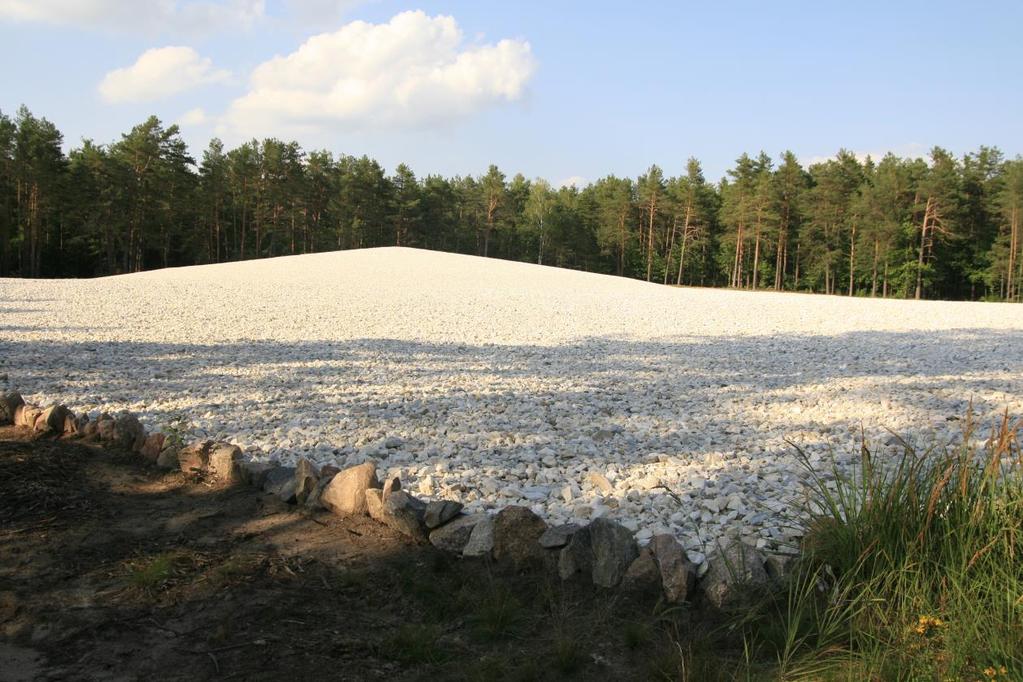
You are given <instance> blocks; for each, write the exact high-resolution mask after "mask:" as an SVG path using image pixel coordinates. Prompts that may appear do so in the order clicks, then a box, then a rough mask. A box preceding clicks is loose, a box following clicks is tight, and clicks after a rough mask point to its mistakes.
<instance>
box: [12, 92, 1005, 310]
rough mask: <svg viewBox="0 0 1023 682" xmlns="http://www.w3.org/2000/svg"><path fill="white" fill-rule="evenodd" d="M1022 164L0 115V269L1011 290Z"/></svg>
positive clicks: (886, 291) (920, 293) (927, 294)
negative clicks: (384, 273)
mask: <svg viewBox="0 0 1023 682" xmlns="http://www.w3.org/2000/svg"><path fill="white" fill-rule="evenodd" d="M1021 208H1023V159H1021V158H1019V157H1017V158H1015V159H1007V158H1005V156H1004V155H1003V154H1002V153H1001V152H1000V151H999V150H998V149H997V148H992V147H981V148H980V149H979V150H978V151H977V152H975V153H970V154H966V155H965V156H963V157H962V158H957V157H955V156H953V155H952V154H950V153H949V152H947V151H946V150H944V149H942V148H940V147H935V148H934V149H933V150H931V152H930V155H929V158H928V159H926V160H925V159H919V158H916V159H912V158H900V157H897V156H895V155H892V154H888V155H886V156H885V157H884V158H882V159H880V160H874V159H871V158H867V159H863V160H861V159H859V158H857V157H856V155H854V154H852V153H850V152H848V151H845V150H842V151H840V152H839V153H838V154H837V155H836V156H835V157H834V158H832V159H829V160H826V161H823V162H820V163H814V164H812V165H810V166H809V167H804V166H803V165H801V164H800V162H799V161H798V160H797V158H796V157H795V155H794V154H792V153H791V152H785V153H784V154H782V155H781V156H780V158H778V159H777V160H775V159H772V158H771V157H770V156H768V155H766V154H764V153H762V152H761V153H760V154H758V155H756V156H750V155H747V154H743V155H742V156H741V157H739V158H738V159H737V160H736V162H735V164H734V167H733V168H731V169H730V170H729V171H728V172H727V175H726V177H725V178H723V179H722V180H721V181H720V182H717V183H712V182H708V181H707V180H706V178H705V177H704V174H703V171H702V169H701V167H700V163H699V162H698V161H697V160H695V159H689V161H688V163H686V165H685V168H684V170H683V171H682V172H680V173H679V174H678V175H676V176H666V175H665V173H664V172H663V171H662V170H661V169H660V168H658V167H657V166H651V167H650V168H649V170H648V171H647V172H646V173H644V174H643V175H641V176H640V177H638V178H627V177H617V176H614V175H610V176H607V177H604V178H601V179H599V180H597V181H595V182H593V183H591V184H589V185H587V186H586V187H582V188H578V187H560V188H556V187H553V186H552V185H551V184H550V183H549V182H547V181H546V180H543V179H540V178H538V179H535V180H529V179H527V178H525V177H523V176H522V175H521V174H518V175H515V176H513V177H511V178H510V179H509V178H508V177H507V176H506V175H505V174H504V173H503V172H502V171H501V170H500V169H498V168H497V166H493V165H492V166H490V168H489V169H488V170H487V172H486V173H485V174H483V175H480V176H472V175H465V176H456V177H453V178H445V177H441V176H439V175H427V176H425V177H422V178H418V177H416V175H415V174H414V173H413V172H412V170H411V169H410V168H409V167H408V166H406V165H404V164H402V165H399V166H398V167H397V169H395V171H394V173H393V175H388V174H387V173H386V171H385V170H384V169H383V168H382V167H381V166H380V164H379V163H377V162H376V161H374V160H373V159H370V158H368V157H365V156H363V157H358V158H357V157H353V156H345V155H341V156H337V157H335V156H334V155H333V154H332V153H331V152H328V151H323V150H318V151H308V152H307V151H305V150H303V149H302V148H301V147H300V146H299V144H298V143H297V142H284V141H282V140H278V139H274V138H268V139H264V140H261V141H260V140H252V141H251V142H246V143H244V144H242V145H240V146H238V147H236V148H234V149H225V147H224V145H223V143H222V142H221V141H220V140H217V139H214V140H212V141H211V142H210V143H209V146H208V147H207V148H206V149H205V150H204V151H203V153H202V157H201V158H200V159H198V160H196V159H194V158H192V157H191V156H190V155H189V150H188V148H187V146H186V145H185V143H184V142H183V140H182V139H181V137H180V134H179V130H178V128H177V126H174V125H171V126H165V125H164V124H163V123H161V122H160V120H159V119H157V118H156V117H150V118H149V119H148V120H146V121H145V122H143V123H141V124H139V125H137V126H135V127H134V128H132V129H131V131H130V132H128V133H125V134H123V135H122V136H121V139H119V140H117V141H115V142H112V143H110V144H105V145H104V144H96V143H95V142H93V141H91V140H84V141H83V142H82V144H81V145H80V146H78V147H76V148H74V149H73V150H72V151H71V152H70V153H69V154H65V153H64V152H63V137H62V135H61V133H60V131H59V130H58V129H57V128H56V126H54V125H53V124H52V123H51V122H49V121H48V120H46V119H45V118H38V117H36V116H33V115H32V113H31V112H30V111H29V110H28V109H26V108H25V107H22V108H21V109H19V111H18V112H17V113H16V114H15V115H14V116H13V117H11V116H7V115H5V114H3V113H2V112H0V276H5V277H9V276H21V277H93V276H100V275H110V274H118V273H126V272H137V271H140V270H146V269H152V268H161V267H168V266H177V265H193V264H201V263H219V262H224V261H231V260H242V259H251V258H267V257H272V256H281V255H288V254H301V253H310V252H316V251H328V250H335V249H351V248H361V247H371V246H389V245H397V246H414V247H419V248H425V249H435V250H442V251H450V252H457V253H470V254H477V255H481V256H489V257H497V258H505V259H513V260H521V261H530V262H536V263H541V264H545V265H555V266H559V267H565V268H575V269H582V270H588V271H594V272H603V273H609V274H617V275H620V276H626V277H634V278H639V279H645V280H647V281H655V282H659V283H662V284H676V285H699V286H727V287H734V288H746V289H774V290H779V291H781V290H784V291H807V292H818V293H828V294H843V295H849V296H878V297H903V298H949V299H969V300H977V299H987V300H1007V301H1019V300H1021V297H1023V286H1021V285H1023V229H1021Z"/></svg>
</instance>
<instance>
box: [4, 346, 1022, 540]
mask: <svg viewBox="0 0 1023 682" xmlns="http://www.w3.org/2000/svg"><path fill="white" fill-rule="evenodd" d="M1021 368H1023V332H999V331H991V330H984V329H965V330H955V331H947V332H940V333H934V332H928V333H881V332H862V333H853V334H843V335H841V336H836V337H809V336H791V335H786V336H773V337H768V336H761V337H741V338H734V339H720V338H712V339H705V338H697V337H691V338H685V339H673V340H670V341H663V342H644V343H639V342H635V341H627V340H622V339H615V338H609V337H601V338H590V339H584V340H581V341H579V342H577V343H575V344H570V345H559V346H557V347H542V346H539V347H538V346H498V345H468V344H436V343H420V342H406V341H397V340H391V339H362V340H355V341H349V342H320V341H308V342H301V343H278V342H251V343H239V342H229V343H216V342H214V341H212V340H211V342H210V343H208V344H186V345H182V344H159V343H125V342H103V341H91V342H80V343H65V342H61V341H53V342H49V343H45V342H30V343H29V342H20V341H17V340H11V339H6V340H0V374H3V373H7V374H9V385H10V386H11V387H12V388H17V389H19V390H21V391H22V392H24V393H26V394H32V393H35V392H38V393H39V394H41V395H44V396H48V397H54V398H56V399H60V400H64V401H65V402H67V403H68V404H69V405H70V406H72V407H73V408H74V407H79V406H81V405H83V404H92V405H117V406H118V407H123V408H128V409H131V410H133V411H136V412H139V413H141V414H142V415H143V417H144V418H145V419H146V420H147V422H148V423H149V424H151V425H160V424H163V425H165V424H168V423H170V422H172V421H173V420H175V419H176V418H178V417H182V416H183V417H185V418H186V420H187V421H188V422H189V423H190V424H191V425H192V426H195V427H198V428H199V429H200V431H199V433H202V432H204V433H205V434H206V435H207V436H208V437H212V438H233V437H238V436H241V437H242V438H243V439H244V438H246V436H245V434H247V433H251V432H252V431H254V430H257V429H268V430H269V431H273V430H275V429H278V432H277V433H276V434H274V435H272V439H273V440H274V441H276V442H278V443H283V445H281V446H280V447H281V448H282V450H283V451H284V452H286V453H289V454H295V455H300V456H301V455H306V456H310V457H312V458H313V459H315V460H319V461H326V460H330V459H337V460H338V461H341V462H344V461H346V460H347V461H350V462H354V461H356V460H359V459H361V458H362V457H364V456H365V453H364V452H363V451H362V450H360V448H361V447H362V442H361V441H358V440H357V438H359V437H360V436H366V434H367V433H369V434H372V433H376V434H378V435H379V437H381V438H382V437H384V436H386V435H389V434H403V433H410V432H412V433H420V434H427V437H428V438H430V439H432V440H434V442H436V443H438V445H437V446H436V448H435V449H433V450H426V451H422V450H419V449H417V448H409V451H408V452H401V451H398V452H397V455H399V456H400V457H401V459H398V458H396V457H393V456H392V457H390V458H388V459H382V460H381V465H380V466H381V468H382V469H386V468H387V467H391V466H397V467H402V468H404V470H405V471H407V470H408V468H409V467H414V466H426V465H430V466H433V464H434V463H436V462H440V463H449V464H450V469H451V471H452V473H453V474H460V473H465V474H466V480H467V481H469V483H468V485H467V486H465V487H462V488H461V489H460V492H458V493H457V495H458V496H459V498H460V499H462V500H463V501H471V500H472V499H474V496H475V495H476V494H477V493H479V492H480V489H479V488H476V487H475V486H481V485H482V480H483V479H484V478H491V479H493V480H494V481H495V482H496V483H495V485H496V486H497V487H498V489H501V490H509V491H511V492H510V495H511V497H508V498H502V499H503V501H504V503H511V502H517V503H520V504H532V502H531V501H528V500H527V499H525V497H524V496H523V497H518V498H517V497H515V492H516V491H518V493H519V494H520V495H522V491H521V486H522V485H523V484H522V483H521V478H520V476H521V475H522V473H523V469H524V466H525V465H524V464H522V462H523V461H524V460H525V459H526V458H527V457H530V458H533V459H535V453H536V452H538V451H540V450H542V449H543V448H544V447H548V446H549V447H551V449H552V450H554V451H555V452H557V453H558V456H559V457H562V456H564V457H569V458H571V459H572V462H571V463H570V466H571V467H572V468H573V469H574V471H575V473H569V472H567V471H566V470H564V468H563V467H561V466H559V467H558V468H556V469H552V470H551V471H550V475H549V476H548V475H547V473H545V472H544V470H543V469H541V470H540V472H539V474H538V477H537V479H536V481H537V485H538V486H539V487H541V488H544V489H545V491H546V493H541V494H547V495H548V496H549V497H548V498H547V499H548V500H549V501H551V500H553V504H561V502H560V493H561V489H562V487H563V486H565V485H566V483H569V482H572V481H574V482H575V483H576V484H578V485H582V483H583V477H584V475H585V474H584V473H579V472H580V471H581V472H586V471H591V470H596V471H605V470H606V469H607V468H608V467H612V466H617V467H619V469H620V471H621V472H622V473H629V472H630V471H631V470H635V469H637V468H638V467H640V466H642V465H643V464H642V461H640V459H641V458H642V457H644V456H645V455H649V454H651V453H668V454H671V455H674V456H677V457H678V458H679V459H682V460H684V461H688V462H692V463H694V464H697V465H699V467H700V468H701V469H702V470H704V471H711V470H713V471H716V472H719V473H724V474H728V475H730V476H732V478H733V480H739V481H743V480H745V479H746V478H747V477H748V476H750V475H751V470H750V469H749V468H748V467H747V466H746V465H744V464H742V463H740V462H739V461H738V460H739V458H740V457H748V458H751V459H768V460H769V459H770V458H772V457H778V456H781V455H791V454H792V447H791V446H790V445H789V444H788V443H787V442H785V440H783V439H782V438H781V437H779V435H778V430H779V429H783V430H784V435H785V436H786V438H787V439H789V440H791V441H793V442H795V443H797V444H799V445H800V446H801V447H804V448H806V449H807V450H808V451H810V452H813V453H817V454H822V453H823V454H825V455H826V453H827V451H828V450H829V449H831V450H833V451H834V452H835V453H836V454H837V455H838V456H840V457H852V456H854V455H855V453H856V447H855V442H856V441H857V440H858V438H859V426H858V424H856V423H853V424H850V423H849V420H848V419H847V418H844V417H843V415H842V414H840V413H839V410H844V411H845V414H859V413H860V408H862V409H863V411H864V412H866V411H867V409H868V408H869V410H871V411H872V413H873V414H875V415H876V414H878V413H881V414H883V415H888V416H890V417H891V419H892V420H893V421H892V422H889V423H882V424H880V425H875V426H886V427H891V428H894V429H897V430H898V432H899V433H900V435H903V436H905V437H907V438H908V439H909V440H910V441H913V440H917V441H918V443H920V444H922V445H930V444H933V440H932V439H933V433H934V432H933V429H934V428H935V427H938V428H944V427H945V426H946V425H949V426H950V427H951V431H952V432H953V433H954V432H956V426H955V422H956V421H957V420H959V419H961V418H962V417H963V416H964V415H965V414H966V412H967V408H968V406H969V403H970V401H971V400H973V405H974V410H975V413H976V414H977V415H979V416H980V417H981V418H982V419H983V418H985V417H986V416H990V415H993V414H996V413H1000V412H1001V411H1002V410H1003V409H1005V408H1006V407H1007V406H1008V407H1009V408H1010V409H1011V410H1013V411H1023V403H1021V402H1019V401H1020V400H1021V398H1020V396H1023V369H1021ZM831 380H837V381H840V382H842V383H841V390H836V389H834V388H833V387H830V388H828V389H827V390H830V391H834V392H833V393H824V389H823V388H822V387H821V385H822V383H823V382H826V381H831ZM0 387H2V384H0ZM893 396H897V397H893ZM1014 400H1015V401H1016V402H1015V403H1013V402H1012V401H1014ZM1007 403H1008V405H1007ZM832 405H838V406H839V407H838V408H836V409H832ZM907 415H909V416H907ZM982 423H985V422H982ZM907 424H908V425H910V426H908V427H907ZM907 429H909V432H907ZM771 430H773V431H775V433H773V434H770V433H769V431H771ZM598 432H603V435H602V437H600V438H595V434H597V433H598ZM295 434H298V435H295ZM307 436H308V437H309V438H311V439H312V442H311V443H310V444H309V445H307V446H300V445H299V444H296V441H297V442H301V439H302V438H305V437H307ZM878 437H882V438H886V437H889V435H888V434H885V433H883V432H881V433H880V435H879V436H878ZM289 439H291V440H292V442H291V443H290V444H289V443H288V442H287V441H288V440H289ZM267 440H270V438H269V437H268V438H267ZM243 442H245V441H243ZM305 447H308V448H309V449H305ZM250 451H251V449H250ZM630 453H631V454H630ZM268 454H273V453H268ZM388 454H389V455H395V454H396V453H395V452H390V453H388ZM454 454H457V457H452V455H454ZM502 462H513V463H514V464H512V465H507V464H503V463H502ZM565 466H569V465H565ZM792 475H795V474H784V476H785V481H784V482H783V484H778V483H776V484H773V485H774V488H778V487H780V486H784V487H786V488H787V489H793V488H794V483H790V481H789V478H790V476H792ZM411 478H412V483H413V485H415V483H416V477H415V476H411ZM680 481H681V479H680ZM669 485H671V486H672V492H673V493H675V494H678V495H685V494H693V495H694V496H696V497H706V496H707V495H708V494H710V493H707V492H706V491H703V492H701V491H700V490H697V489H695V488H691V487H690V484H689V483H687V482H671V483H670V484H669ZM697 485H698V484H697ZM713 494H714V495H719V494H720V493H718V492H713ZM640 495H641V499H642V501H643V504H644V505H646V504H647V503H649V505H652V506H653V507H654V508H655V509H658V510H659V511H658V512H657V513H658V514H660V517H659V518H660V521H661V522H662V523H667V519H668V516H670V515H671V514H672V513H673V512H674V511H676V507H677V505H676V504H675V502H674V501H673V499H669V494H668V493H667V491H664V490H661V489H656V488H655V489H651V490H644V491H642V492H641V493H640ZM775 495H777V492H771V489H770V486H766V485H765V486H764V488H763V489H761V488H754V490H753V493H752V496H751V497H749V498H748V499H747V502H748V503H749V506H750V508H752V509H753V510H755V511H764V510H765V509H767V508H768V507H767V505H768V504H769V503H771V502H772V501H773V500H774V499H775V498H774V497H772V496H775ZM490 497H492V494H491V495H490ZM591 501H592V500H589V499H588V498H578V497H577V498H575V499H574V500H573V501H572V502H571V503H565V505H564V507H563V509H564V513H563V516H574V515H576V508H575V507H574V506H572V505H579V504H580V503H587V504H588V503H589V502H591ZM619 502H622V504H628V503H625V502H623V501H621V500H619ZM488 504H489V503H488ZM579 513H580V514H585V510H582V511H581V512H579ZM776 514H777V512H772V513H768V514H767V516H766V517H765V518H766V519H768V520H770V519H771V518H773V517H774V516H776ZM761 516H763V515H761ZM677 522H678V521H677V520H674V521H672V522H671V523H672V524H675V523H677ZM772 523H773V521H772ZM683 525H684V526H685V527H684V529H683V530H684V532H685V534H688V535H690V536H694V537H696V536H699V537H700V538H703V533H702V531H700V529H699V528H698V527H693V524H692V523H690V522H689V521H686V522H685V523H684V524H683ZM676 532H679V533H681V532H682V531H676ZM701 541H702V540H701Z"/></svg>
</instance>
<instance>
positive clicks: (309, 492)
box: [0, 393, 792, 610]
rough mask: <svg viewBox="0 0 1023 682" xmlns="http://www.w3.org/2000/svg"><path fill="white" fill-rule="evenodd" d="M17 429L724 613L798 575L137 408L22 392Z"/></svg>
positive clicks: (728, 551) (3, 421)
mask: <svg viewBox="0 0 1023 682" xmlns="http://www.w3.org/2000/svg"><path fill="white" fill-rule="evenodd" d="M10 424H13V425H15V426H21V427H26V428H30V429H33V430H34V431H36V432H40V433H44V434H50V435H53V436H56V437H72V436H73V437H77V438H81V439H84V440H87V441H94V442H99V443H103V444H107V445H111V446H115V447H118V448H121V449H124V450H129V451H132V452H136V453H138V454H139V455H140V456H141V457H143V458H145V459H146V460H148V461H149V462H151V463H152V464H154V465H156V466H159V467H161V468H164V469H177V470H180V471H181V472H182V473H183V474H186V475H190V476H199V477H202V478H203V479H204V480H207V481H210V482H213V483H215V484H219V485H233V484H245V485H249V486H251V487H253V488H256V489H257V490H259V491H261V492H263V493H265V494H270V495H274V496H276V497H277V498H279V499H280V500H281V501H282V502H285V503H288V504H293V505H296V506H300V507H304V508H307V509H323V510H327V511H330V512H332V513H335V514H340V515H368V516H370V517H372V518H373V519H375V520H376V521H378V522H380V523H382V524H384V525H386V526H388V527H389V528H392V529H393V530H395V531H397V532H399V533H401V534H403V535H405V536H407V537H409V538H411V539H412V540H415V541H417V542H422V543H426V542H428V543H430V544H431V545H433V546H434V547H436V548H437V549H439V550H441V551H443V552H446V553H449V554H455V555H458V556H461V557H464V558H466V559H474V560H479V559H485V560H487V562H488V563H489V564H490V565H493V566H496V567H498V568H505V569H508V570H512V571H526V570H549V571H551V572H556V573H557V574H558V575H559V576H560V578H561V579H562V580H582V581H585V582H589V583H592V584H593V585H595V586H597V587H600V588H607V589H611V588H620V589H622V590H626V591H630V592H643V593H651V592H659V593H660V594H661V595H662V596H663V598H664V599H665V601H666V602H668V603H672V604H678V603H683V602H687V603H691V602H693V601H694V600H695V599H696V598H697V595H698V594H700V595H702V599H703V601H704V602H705V603H707V604H709V605H711V606H713V607H715V608H717V609H721V610H733V609H738V608H742V607H743V605H744V604H746V603H748V602H747V599H748V598H749V597H750V596H752V595H756V594H758V593H759V594H763V592H764V591H765V589H769V588H778V587H780V586H781V585H783V584H784V581H785V580H786V579H787V575H788V574H789V573H790V567H791V562H792V557H790V556H782V555H770V556H765V555H764V554H763V553H761V552H760V551H759V550H758V549H757V548H756V547H753V546H750V545H748V544H746V543H744V542H742V541H740V540H739V536H738V535H736V536H735V537H732V538H729V539H728V540H727V541H726V542H722V543H719V544H718V546H717V547H716V549H715V551H713V552H712V553H711V555H710V556H709V557H708V558H707V560H706V568H705V571H704V575H703V576H702V578H699V577H698V570H697V565H696V564H694V563H693V561H691V560H690V556H689V555H688V553H687V552H686V550H685V548H684V547H683V546H682V545H681V544H679V542H678V540H676V538H675V537H674V536H672V535H670V534H659V535H654V536H653V537H651V538H649V541H648V542H646V543H645V546H642V547H641V546H640V545H639V543H638V542H637V540H636V537H635V536H634V533H633V531H632V530H630V529H629V528H628V527H626V526H624V525H622V524H621V523H618V522H617V521H615V520H613V519H611V518H608V517H606V516H601V517H598V518H596V519H594V520H592V521H591V522H589V523H588V524H585V525H581V524H576V523H568V524H559V525H553V526H548V524H547V523H546V522H545V521H544V520H543V519H542V518H540V517H539V516H538V515H537V514H535V513H534V512H533V511H532V510H530V509H529V508H527V507H524V506H519V505H510V506H507V507H504V508H503V509H500V510H499V511H497V513H495V514H490V513H486V512H478V513H472V514H467V513H465V512H464V511H463V509H464V507H463V504H462V503H461V502H459V501H456V500H444V499H442V500H432V501H424V500H420V499H418V498H417V497H415V496H414V495H412V494H411V493H410V492H409V491H407V490H404V489H403V488H402V485H401V481H400V480H399V479H398V478H396V477H391V478H387V479H386V480H384V481H383V482H381V481H380V479H379V478H378V477H377V464H376V463H375V462H374V461H372V460H369V461H366V462H363V463H361V464H358V465H355V466H351V467H348V468H345V469H338V468H337V467H334V466H330V465H328V466H324V467H322V468H321V467H317V466H316V465H315V464H313V463H312V462H310V461H308V460H306V459H301V460H299V461H298V462H297V465H296V466H279V465H275V464H268V463H265V462H256V461H252V460H247V459H246V458H245V457H244V454H243V452H242V450H241V448H239V447H238V446H237V445H233V444H231V443H224V442H216V441H212V440H203V441H195V442H191V443H187V444H185V443H182V442H181V440H180V438H178V437H177V436H176V435H175V434H164V433H147V432H146V430H145V429H144V428H143V426H142V424H141V423H140V422H139V420H138V418H137V417H136V416H135V415H132V414H130V413H127V412H122V413H119V414H115V415H110V414H106V413H104V414H102V415H100V416H99V417H98V418H97V419H95V420H91V419H89V418H88V416H84V415H83V416H80V417H76V416H75V415H74V413H72V412H71V411H70V410H69V409H68V408H67V407H65V406H63V405H51V406H49V407H46V408H42V407H39V406H36V405H30V404H26V403H25V401H24V400H23V399H22V397H21V396H20V395H19V394H17V393H7V394H0V425H10ZM644 539H645V538H644Z"/></svg>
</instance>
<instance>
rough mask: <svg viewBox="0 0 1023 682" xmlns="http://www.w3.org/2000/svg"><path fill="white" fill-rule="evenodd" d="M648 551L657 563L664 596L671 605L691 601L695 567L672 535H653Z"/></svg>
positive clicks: (694, 581)
mask: <svg viewBox="0 0 1023 682" xmlns="http://www.w3.org/2000/svg"><path fill="white" fill-rule="evenodd" d="M650 551H651V553H652V554H653V557H654V559H655V560H656V562H657V567H658V570H659V573H660V578H661V585H662V586H663V587H664V596H665V598H666V599H667V601H668V602H669V603H671V604H677V603H680V602H684V601H687V600H689V601H691V600H692V596H693V588H694V587H695V586H696V566H695V565H693V563H692V562H691V561H689V557H688V556H687V555H686V552H685V549H683V548H682V545H680V544H679V542H678V540H676V539H675V537H674V536H673V535H668V534H661V535H655V536H654V538H653V539H652V540H651V541H650Z"/></svg>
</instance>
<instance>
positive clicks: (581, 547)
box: [558, 526, 593, 580]
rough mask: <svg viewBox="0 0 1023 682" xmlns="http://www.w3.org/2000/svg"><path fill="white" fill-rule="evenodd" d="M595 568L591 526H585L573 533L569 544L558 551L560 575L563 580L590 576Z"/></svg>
mask: <svg viewBox="0 0 1023 682" xmlns="http://www.w3.org/2000/svg"><path fill="white" fill-rule="evenodd" d="M592 570H593V546H592V544H591V543H590V527H589V526H583V527H582V528H580V529H579V530H577V531H576V532H574V533H572V538H571V539H570V540H569V541H568V544H567V545H565V546H564V547H562V548H561V551H560V552H559V553H558V575H559V576H560V577H561V579H562V580H570V579H572V578H581V577H587V578H588V577H590V575H591V573H592Z"/></svg>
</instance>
